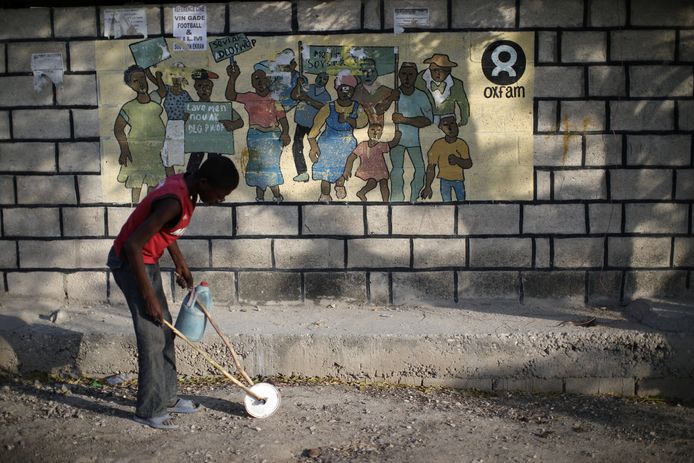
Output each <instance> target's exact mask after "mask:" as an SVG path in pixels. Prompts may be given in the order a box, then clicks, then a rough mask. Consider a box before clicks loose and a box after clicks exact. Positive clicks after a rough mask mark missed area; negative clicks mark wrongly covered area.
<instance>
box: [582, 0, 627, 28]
mask: <svg viewBox="0 0 694 463" xmlns="http://www.w3.org/2000/svg"><path fill="white" fill-rule="evenodd" d="M626 18H627V11H626V5H625V2H621V1H620V2H615V1H614V0H591V1H590V11H589V13H588V24H587V26H592V27H619V26H624V25H626Z"/></svg>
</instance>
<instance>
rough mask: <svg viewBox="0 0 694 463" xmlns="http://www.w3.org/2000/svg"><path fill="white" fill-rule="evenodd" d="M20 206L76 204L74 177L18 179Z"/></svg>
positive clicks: (58, 176) (32, 176)
mask: <svg viewBox="0 0 694 463" xmlns="http://www.w3.org/2000/svg"><path fill="white" fill-rule="evenodd" d="M17 203H18V204H76V203H77V196H76V195H75V178H74V177H73V176H72V175H56V176H36V175H27V176H20V177H17Z"/></svg>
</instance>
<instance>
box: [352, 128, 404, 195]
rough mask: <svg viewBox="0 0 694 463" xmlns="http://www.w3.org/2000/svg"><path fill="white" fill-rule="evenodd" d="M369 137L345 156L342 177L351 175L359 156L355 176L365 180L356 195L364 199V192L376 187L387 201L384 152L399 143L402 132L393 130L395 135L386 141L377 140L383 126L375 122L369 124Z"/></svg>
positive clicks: (381, 133)
mask: <svg viewBox="0 0 694 463" xmlns="http://www.w3.org/2000/svg"><path fill="white" fill-rule="evenodd" d="M368 134H369V139H368V140H367V141H362V142H360V143H359V144H358V145H357V147H356V148H354V151H352V154H350V155H349V157H348V158H347V162H346V164H345V172H344V174H343V177H344V179H345V181H347V180H349V177H351V176H352V166H353V165H354V161H355V160H356V159H357V158H359V167H358V168H357V172H356V174H355V175H356V176H357V177H359V178H360V179H362V180H364V181H365V182H366V185H364V187H363V188H362V189H361V190H359V191H358V192H357V197H358V198H359V199H360V200H362V201H366V193H368V192H369V191H371V190H373V189H374V188H376V185H378V186H379V187H380V189H381V198H382V199H383V201H384V202H386V201H388V198H389V197H390V191H389V190H388V177H389V175H388V166H387V165H386V159H385V154H386V153H388V152H389V151H390V150H391V149H392V148H393V147H395V146H397V145H398V143H400V137H401V135H402V133H400V131H399V130H396V131H395V136H394V137H393V139H392V140H391V141H389V142H388V143H386V142H382V141H379V140H380V139H381V136H382V135H383V126H382V125H381V124H379V123H377V122H372V123H371V124H369V130H368Z"/></svg>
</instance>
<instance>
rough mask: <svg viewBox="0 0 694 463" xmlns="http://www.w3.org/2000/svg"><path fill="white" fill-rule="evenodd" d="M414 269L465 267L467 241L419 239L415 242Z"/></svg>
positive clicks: (460, 239) (456, 239)
mask: <svg viewBox="0 0 694 463" xmlns="http://www.w3.org/2000/svg"><path fill="white" fill-rule="evenodd" d="M413 242H414V246H413V250H412V253H413V262H414V264H413V267H414V268H436V267H465V239H464V238H453V239H438V238H417V239H414V240H413Z"/></svg>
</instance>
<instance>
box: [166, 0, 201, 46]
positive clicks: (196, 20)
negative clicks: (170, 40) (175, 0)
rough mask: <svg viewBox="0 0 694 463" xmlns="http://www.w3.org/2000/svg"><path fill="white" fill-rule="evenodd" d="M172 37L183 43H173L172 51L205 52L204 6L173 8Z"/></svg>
mask: <svg viewBox="0 0 694 463" xmlns="http://www.w3.org/2000/svg"><path fill="white" fill-rule="evenodd" d="M173 36H174V37H175V38H177V39H178V40H180V41H181V42H183V44H180V43H174V51H185V50H192V51H202V50H207V7H206V6H205V5H192V6H175V7H174V10H173Z"/></svg>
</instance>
